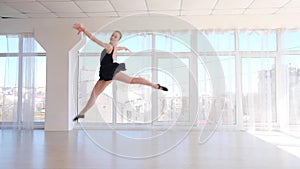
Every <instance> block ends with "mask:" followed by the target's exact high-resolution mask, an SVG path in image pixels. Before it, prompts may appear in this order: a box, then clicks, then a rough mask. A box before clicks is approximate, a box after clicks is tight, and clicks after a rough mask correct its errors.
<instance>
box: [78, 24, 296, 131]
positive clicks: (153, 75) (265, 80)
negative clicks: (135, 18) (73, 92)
mask: <svg viewBox="0 0 300 169" xmlns="http://www.w3.org/2000/svg"><path fill="white" fill-rule="evenodd" d="M123 35H124V36H123V40H122V41H121V42H120V44H119V45H120V46H127V47H128V48H129V49H131V51H132V52H131V53H130V52H125V51H120V52H119V53H118V60H117V61H118V62H125V63H126V65H127V71H126V72H125V73H126V74H128V75H130V76H134V77H143V78H146V79H148V80H150V81H153V82H155V83H156V82H158V83H161V84H165V85H166V86H167V87H168V88H169V90H170V91H172V92H168V93H155V92H154V90H153V89H151V88H149V87H146V86H140V85H127V84H123V83H121V82H114V83H113V84H112V85H110V87H109V88H107V89H106V90H105V91H104V94H103V95H101V96H100V100H101V101H99V102H98V105H96V106H95V107H96V108H94V109H93V110H91V112H89V113H88V114H87V119H86V120H85V122H93V121H97V122H108V123H112V124H129V123H130V124H154V125H155V124H166V125H168V124H170V122H174V121H176V122H183V123H182V124H186V122H192V121H193V120H194V119H193V118H195V116H194V113H198V120H197V122H198V123H201V124H203V123H204V124H207V123H211V120H217V119H218V118H217V117H215V116H216V115H220V114H221V115H222V120H221V122H222V125H223V126H225V125H226V126H243V127H244V128H246V129H276V128H278V126H279V125H280V124H286V122H283V121H284V120H288V122H287V123H288V124H289V125H299V124H300V113H299V112H300V111H299V110H300V108H299V107H300V106H299V104H298V101H297V97H296V96H298V95H299V94H298V92H299V91H298V88H297V86H299V84H298V82H300V80H299V76H298V75H299V74H300V73H299V72H300V71H299V70H300V63H299V60H300V48H299V46H300V45H299V44H300V40H299V37H300V30H285V31H282V30H203V31H198V32H196V31H194V32H193V31H186V32H185V31H178V32H176V31H174V32H160V33H157V32H151V31H149V32H147V33H140V32H137V33H132V32H123ZM109 36H110V34H109V33H108V34H106V33H100V34H99V35H97V37H98V38H100V39H102V40H105V39H107V40H108V39H109ZM208 42H209V43H208ZM88 43H91V44H90V45H89V44H88V45H86V47H85V48H83V49H81V50H80V52H79V82H78V84H79V88H78V89H79V91H78V94H79V95H78V97H79V106H78V108H79V109H81V108H82V106H83V105H84V104H85V103H86V101H87V99H88V97H89V95H90V92H91V90H92V87H93V85H94V84H95V82H96V81H97V80H98V70H99V53H100V51H101V50H102V48H100V47H98V46H96V45H95V44H93V43H92V42H88ZM195 55H197V56H196V57H195ZM278 66H280V67H279V68H278ZM88 72H89V73H88ZM191 72H192V73H191ZM191 74H193V75H196V76H192V75H191ZM280 75H282V76H280ZM193 80H195V81H196V82H197V87H198V107H199V108H198V112H190V110H191V107H190V106H191V102H192V101H191V100H189V99H190V98H191V96H194V93H193V92H194V91H195V90H194V89H193V88H191V86H192V83H191V82H192V81H193ZM281 81H283V82H284V85H281V86H282V87H285V89H284V90H283V91H286V93H285V94H286V95H283V93H282V92H278V91H277V90H279V89H278V88H279V87H278V85H277V83H278V82H281ZM285 96H287V97H285ZM278 97H280V98H282V99H284V100H286V101H287V102H286V103H288V105H289V106H288V107H287V109H286V110H288V112H289V113H288V114H287V113H282V112H281V113H280V112H279V109H278V104H277V103H278ZM282 99H281V100H282ZM220 101H221V102H222V105H221V106H220V105H218V104H219V103H220ZM103 105H105V106H103ZM115 105H116V106H115ZM218 106H219V107H218ZM101 108H102V109H101ZM100 109H101V110H100ZM92 114H94V115H92ZM95 114H98V115H95ZM283 116H284V117H283ZM89 117H90V118H89ZM98 117H99V118H98ZM100 117H101V118H102V120H100V119H101V118H100ZM95 119H98V120H95ZM178 124H181V123H178Z"/></svg>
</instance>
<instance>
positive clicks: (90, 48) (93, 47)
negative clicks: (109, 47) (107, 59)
mask: <svg viewBox="0 0 300 169" xmlns="http://www.w3.org/2000/svg"><path fill="white" fill-rule="evenodd" d="M94 36H95V37H96V38H97V39H99V40H101V41H102V42H105V43H109V38H110V36H111V33H102V32H100V33H97V34H95V35H94ZM84 38H85V39H86V44H85V46H84V47H83V48H81V49H80V50H79V53H101V51H102V50H103V47H101V46H99V45H98V44H97V43H95V42H93V41H92V40H90V39H89V38H88V37H87V36H84Z"/></svg>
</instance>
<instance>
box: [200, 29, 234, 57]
mask: <svg viewBox="0 0 300 169" xmlns="http://www.w3.org/2000/svg"><path fill="white" fill-rule="evenodd" d="M234 50H235V35H234V31H226V32H204V33H199V34H198V51H199V52H213V51H234Z"/></svg>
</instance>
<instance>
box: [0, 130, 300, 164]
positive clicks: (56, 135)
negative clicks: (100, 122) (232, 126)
mask: <svg viewBox="0 0 300 169" xmlns="http://www.w3.org/2000/svg"><path fill="white" fill-rule="evenodd" d="M91 133H92V134H93V136H92V137H94V138H96V139H95V140H96V142H99V143H101V144H102V145H103V146H104V147H108V149H111V150H114V151H115V152H119V153H120V152H121V153H123V154H124V153H125V154H126V152H127V151H128V154H129V155H132V154H131V153H130V152H134V153H137V152H140V153H145V154H147V152H154V153H155V151H156V150H159V148H158V147H163V148H164V147H169V146H170V145H168V144H169V143H170V142H169V141H168V140H158V141H154V142H153V144H152V146H151V145H150V146H149V145H147V147H146V146H145V147H141V146H140V145H136V143H135V141H132V142H123V141H122V140H121V139H120V138H119V137H120V135H122V134H128V135H131V136H141V135H142V136H145V135H152V134H153V133H149V131H142V130H141V131H139V130H136V131H120V132H116V131H114V132H113V131H109V130H94V131H91ZM177 135H178V133H172V134H170V135H169V139H170V140H176V136H177ZM179 135H180V134H179ZM198 135H199V132H197V131H192V132H191V133H190V134H189V135H188V136H187V138H186V139H185V140H184V141H183V142H181V143H180V144H178V145H177V146H176V147H175V148H174V149H172V150H170V151H169V152H167V153H165V154H161V155H158V156H156V157H153V158H142V159H130V158H123V157H118V156H116V155H113V154H111V153H108V152H106V151H104V150H103V149H101V148H99V146H97V145H96V144H95V143H93V142H92V141H91V140H90V139H89V138H88V136H87V135H86V134H85V133H84V132H83V131H80V130H79V131H70V132H44V131H43V130H35V131H15V130H0V168H1V169H33V168H34V169H42V168H46V169H50V168H51V169H52V168H53V169H54V168H55V169H59V168H61V169H79V168H80V169H223V168H224V169H225V168H226V169H227V168H228V169H250V168H255V169H291V168H294V169H299V168H300V159H299V158H297V157H296V156H293V155H291V154H289V153H287V152H285V151H282V150H281V149H278V148H277V147H275V146H273V145H271V144H268V143H266V142H264V141H262V140H260V139H258V138H256V137H255V136H252V135H250V134H248V133H245V132H217V133H215V134H214V136H213V137H212V138H211V139H210V140H209V141H208V142H207V143H206V144H203V145H200V144H198V139H197V138H198ZM100 140H102V141H103V142H101V141H100ZM119 150H123V151H119Z"/></svg>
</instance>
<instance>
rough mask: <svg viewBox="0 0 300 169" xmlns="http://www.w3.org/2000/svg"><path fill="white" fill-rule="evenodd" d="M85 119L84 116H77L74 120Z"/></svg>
mask: <svg viewBox="0 0 300 169" xmlns="http://www.w3.org/2000/svg"><path fill="white" fill-rule="evenodd" d="M83 118H84V115H80V114H79V115H77V116H76V117H75V118H74V119H73V121H78V119H83Z"/></svg>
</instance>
